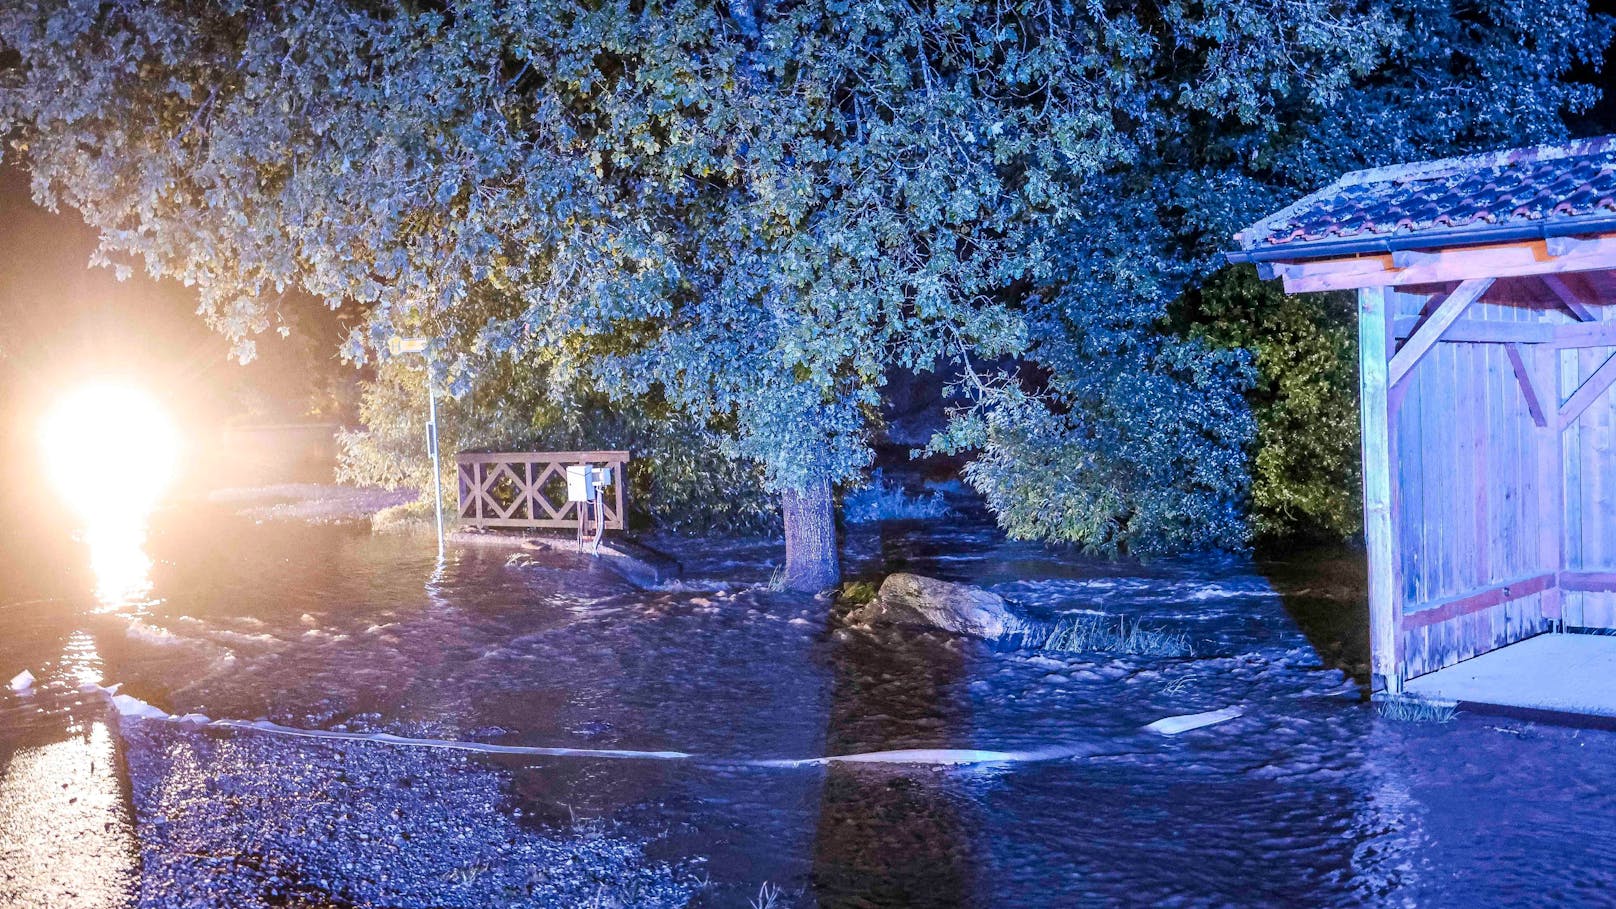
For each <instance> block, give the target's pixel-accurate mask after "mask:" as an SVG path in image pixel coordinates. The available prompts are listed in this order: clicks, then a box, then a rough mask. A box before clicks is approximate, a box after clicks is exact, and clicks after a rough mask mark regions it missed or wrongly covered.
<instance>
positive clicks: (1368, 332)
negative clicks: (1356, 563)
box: [1358, 287, 1480, 695]
mask: <svg viewBox="0 0 1616 909" xmlns="http://www.w3.org/2000/svg"><path fill="white" fill-rule="evenodd" d="M1479 295H1480V294H1479V293H1478V294H1477V296H1479ZM1387 296H1388V293H1387V290H1386V288H1384V287H1365V288H1361V289H1360V290H1359V291H1358V390H1359V413H1360V417H1361V420H1362V425H1363V484H1364V490H1363V492H1364V542H1365V544H1366V547H1367V549H1368V555H1369V653H1370V667H1371V671H1372V673H1373V675H1374V679H1373V682H1372V685H1371V687H1374V688H1379V689H1383V690H1385V692H1386V693H1387V694H1391V695H1397V694H1401V693H1402V691H1403V667H1402V665H1401V664H1400V661H1399V660H1398V659H1397V649H1398V648H1397V644H1398V637H1399V636H1400V632H1401V625H1402V616H1401V615H1400V612H1401V608H1400V604H1399V602H1398V585H1397V543H1396V539H1397V537H1396V532H1397V528H1396V526H1395V523H1394V521H1393V513H1392V476H1393V474H1394V470H1393V465H1392V462H1391V452H1392V447H1391V442H1392V439H1391V435H1392V425H1391V412H1390V392H1391V383H1390V381H1389V372H1390V367H1389V361H1390V344H1391V339H1390V338H1389V337H1388V335H1389V334H1390V332H1389V331H1388V330H1387V329H1388V323H1389V319H1388V313H1387ZM1472 299H1474V298H1472ZM1444 305H1446V304H1444ZM1450 321H1451V320H1450ZM1416 334H1418V333H1416ZM1438 334H1440V332H1438ZM1434 340H1435V338H1434V337H1433V338H1432V341H1434ZM1427 346H1429V345H1427Z"/></svg>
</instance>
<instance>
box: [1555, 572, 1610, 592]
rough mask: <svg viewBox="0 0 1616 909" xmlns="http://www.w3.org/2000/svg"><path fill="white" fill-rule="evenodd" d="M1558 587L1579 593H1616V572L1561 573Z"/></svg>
mask: <svg viewBox="0 0 1616 909" xmlns="http://www.w3.org/2000/svg"><path fill="white" fill-rule="evenodd" d="M1560 587H1561V588H1562V589H1564V590H1575V591H1577V592H1579V593H1610V592H1611V591H1616V571H1562V572H1561V573H1560Z"/></svg>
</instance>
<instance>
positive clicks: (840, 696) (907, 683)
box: [812, 633, 977, 907]
mask: <svg viewBox="0 0 1616 909" xmlns="http://www.w3.org/2000/svg"><path fill="white" fill-rule="evenodd" d="M834 637H835V639H836V642H837V646H836V648H835V650H834V651H833V653H832V657H831V665H832V666H833V667H834V668H833V670H832V671H833V674H834V679H835V680H834V683H833V685H832V693H831V698H830V715H829V725H828V731H827V734H826V742H825V745H826V752H825V753H826V754H852V753H857V752H859V751H861V750H864V749H867V748H868V747H869V743H871V742H886V741H900V740H902V739H903V738H904V737H905V736H906V735H907V736H913V735H914V734H915V731H916V730H924V733H923V734H924V735H925V736H926V737H927V738H930V739H932V743H933V744H935V745H936V746H938V747H949V746H950V745H951V744H953V743H960V742H969V741H970V740H971V731H972V730H971V728H970V722H969V713H968V711H969V706H968V705H969V703H970V701H969V698H968V697H967V696H965V692H964V690H963V689H964V686H965V685H966V683H967V682H968V681H969V676H968V670H967V667H966V660H967V655H966V650H965V648H963V647H961V646H959V642H958V641H957V640H951V639H949V638H946V637H944V636H941V635H915V636H907V637H901V638H900V637H898V636H897V635H891V634H865V633H840V634H837V635H835V636H834ZM951 645H952V646H951ZM917 744H918V743H917ZM953 785H954V780H953V778H952V777H951V775H950V774H949V773H948V772H947V771H944V770H941V769H937V770H924V771H921V772H918V773H917V772H916V771H915V770H914V768H897V769H892V768H881V767H878V766H868V765H867V766H858V765H834V764H833V765H831V767H830V768H828V770H827V773H826V778H825V782H824V788H823V795H822V797H821V799H820V804H819V817H818V822H817V825H816V833H815V841H814V869H813V877H812V882H813V889H814V893H815V896H816V897H817V898H818V901H819V905H820V906H823V907H869V906H914V907H931V906H937V907H945V906H964V905H973V904H975V903H976V900H975V899H973V898H972V892H971V891H972V887H971V885H972V875H971V871H970V869H971V868H972V867H973V865H974V862H973V858H972V855H971V835H970V831H971V830H972V829H973V828H974V827H975V826H977V825H975V824H972V823H970V822H969V821H968V820H967V818H966V817H964V816H963V815H962V812H963V811H965V810H967V809H964V808H963V807H962V806H961V805H960V804H959V803H958V802H956V800H955V797H954V796H953V794H952V793H951V792H950V790H951V788H953Z"/></svg>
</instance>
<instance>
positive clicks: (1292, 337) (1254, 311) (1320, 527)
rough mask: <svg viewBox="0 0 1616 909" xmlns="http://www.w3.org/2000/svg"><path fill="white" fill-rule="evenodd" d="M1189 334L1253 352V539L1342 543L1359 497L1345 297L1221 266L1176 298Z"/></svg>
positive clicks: (1353, 361)
mask: <svg viewBox="0 0 1616 909" xmlns="http://www.w3.org/2000/svg"><path fill="white" fill-rule="evenodd" d="M1178 317H1179V319H1180V321H1181V325H1182V326H1183V328H1184V329H1185V330H1186V331H1187V332H1188V333H1189V334H1191V335H1192V336H1195V337H1199V338H1203V339H1205V340H1206V341H1207V342H1208V343H1210V344H1213V345H1216V346H1219V347H1238V348H1243V349H1246V350H1249V351H1251V352H1252V354H1253V357H1254V362H1255V365H1256V370H1257V380H1256V382H1255V384H1254V385H1253V386H1252V387H1251V388H1250V389H1249V390H1248V391H1247V394H1246V397H1247V400H1248V401H1249V402H1250V404H1251V409H1252V413H1253V415H1254V416H1255V417H1256V421H1257V432H1256V437H1255V439H1254V440H1253V442H1252V445H1251V511H1252V515H1251V521H1252V527H1253V530H1254V532H1255V534H1256V535H1257V536H1258V537H1259V538H1266V539H1270V540H1272V539H1280V538H1289V537H1303V538H1323V539H1335V540H1339V539H1344V538H1347V537H1351V536H1354V535H1356V534H1357V533H1358V532H1359V531H1360V530H1361V529H1362V525H1363V516H1362V510H1361V504H1360V500H1359V492H1358V490H1359V477H1358V474H1359V464H1358V398H1357V393H1356V388H1357V384H1358V367H1357V356H1358V346H1357V338H1356V335H1355V333H1354V317H1355V309H1354V307H1353V304H1352V300H1351V298H1350V297H1349V296H1348V295H1346V294H1327V295H1316V294H1315V295H1309V296H1307V297H1299V296H1290V295H1288V294H1286V293H1285V292H1284V291H1283V290H1282V289H1281V288H1280V287H1279V286H1278V285H1277V284H1276V283H1273V282H1267V281H1261V280H1259V279H1258V278H1257V273H1256V271H1255V270H1254V269H1252V268H1250V267H1243V268H1226V269H1224V270H1222V271H1220V272H1219V273H1218V274H1216V275H1215V276H1213V277H1212V278H1211V279H1210V280H1208V281H1207V282H1206V283H1205V284H1204V285H1202V286H1201V288H1200V289H1199V290H1198V291H1196V292H1194V293H1191V294H1189V295H1187V296H1186V298H1185V299H1184V300H1183V301H1182V304H1181V306H1180V309H1179V312H1178Z"/></svg>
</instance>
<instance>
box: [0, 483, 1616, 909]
mask: <svg viewBox="0 0 1616 909" xmlns="http://www.w3.org/2000/svg"><path fill="white" fill-rule="evenodd" d="M664 546H666V547H667V548H669V549H673V550H677V551H676V552H675V554H676V555H677V556H678V557H679V558H680V559H681V560H682V561H683V562H684V563H685V565H686V577H685V579H684V581H682V582H680V583H679V584H677V585H674V587H672V588H671V589H667V590H659V591H649V592H648V591H642V590H638V589H636V588H634V587H632V586H630V585H628V584H627V583H626V582H624V581H623V580H622V579H621V578H619V577H618V576H616V575H615V574H612V573H610V572H608V571H606V570H604V569H601V568H599V567H597V566H595V565H592V564H591V563H589V562H588V561H587V560H585V559H582V558H580V557H575V556H572V555H568V554H564V553H559V554H545V555H537V556H533V557H530V558H526V559H523V560H519V562H520V563H519V564H514V565H513V564H509V556H510V552H509V551H507V550H503V549H498V548H489V547H462V548H457V549H452V550H451V552H450V554H449V557H448V559H447V561H446V562H445V563H444V564H442V565H441V566H440V565H438V564H436V561H435V555H434V552H433V547H432V545H431V543H430V541H427V540H423V539H421V538H415V537H407V536H405V537H398V536H372V535H371V534H369V532H368V530H367V529H365V527H364V526H363V525H360V524H353V523H346V524H344V523H335V524H323V525H311V524H306V523H303V522H300V521H293V520H279V521H276V520H270V521H265V522H264V523H255V522H253V521H251V520H247V519H245V518H242V517H240V516H238V515H236V514H233V513H231V512H230V511H228V510H226V509H215V510H213V511H209V512H206V513H205V514H202V515H200V516H198V515H197V514H196V513H194V512H193V513H190V514H189V516H188V517H186V518H185V519H184V520H183V521H182V520H181V519H180V517H179V515H178V514H177V513H175V512H172V511H171V512H162V513H160V514H159V515H158V517H157V521H156V524H155V526H154V527H153V528H152V530H151V533H150V534H149V537H148V538H147V539H145V540H144V541H141V542H140V543H139V544H138V545H137V546H136V550H137V551H136V552H130V551H124V552H123V553H122V554H121V555H119V554H117V553H110V552H107V551H103V552H101V553H99V554H98V555H97V556H96V559H95V560H94V564H96V565H98V566H102V567H101V568H100V569H99V571H91V570H90V567H89V566H90V565H91V564H92V559H91V553H89V552H88V551H87V550H86V549H85V546H84V544H83V543H82V542H80V543H78V544H74V545H71V546H69V545H63V544H60V543H58V542H52V541H50V540H46V541H44V542H39V543H38V544H37V546H35V548H34V549H32V550H28V552H27V554H25V553H24V551H23V550H21V549H14V550H13V551H11V552H8V553H7V558H6V563H5V565H4V567H3V569H0V571H3V573H4V576H5V579H6V581H7V586H6V588H5V589H6V593H5V594H4V595H0V625H3V629H4V634H3V636H0V676H4V677H6V678H9V677H10V676H11V675H13V674H14V673H16V672H18V671H21V670H22V669H30V670H32V672H33V673H34V674H35V675H37V676H38V677H39V679H40V681H39V683H38V685H37V686H36V688H35V689H34V690H33V691H31V692H30V693H27V694H20V695H19V694H13V693H12V692H10V691H0V906H13V905H16V906H34V905H41V906H45V905H61V906H116V905H140V906H154V907H155V906H185V905H197V906H232V907H235V906H287V905H292V906H423V907H426V906H467V907H473V906H475V907H481V906H530V905H531V906H569V907H570V906H588V905H595V906H683V905H692V906H735V907H744V906H747V905H749V903H752V902H758V903H760V904H763V903H766V902H767V898H768V895H769V894H773V893H777V895H775V897H774V902H773V903H772V905H774V906H775V907H776V909H779V907H785V906H793V907H810V906H826V907H830V906H836V907H876V906H1017V907H1021V906H1051V907H1054V906H1076V905H1185V906H1203V905H1205V906H1224V905H1330V906H1351V905H1364V906H1382V905H1390V906H1403V905H1410V906H1448V905H1469V906H1491V905H1517V904H1520V903H1521V902H1533V903H1543V902H1548V903H1553V904H1557V905H1577V904H1582V905H1601V904H1608V902H1609V901H1610V899H1611V897H1610V893H1611V892H1612V891H1611V890H1610V888H1611V887H1612V885H1613V884H1616V872H1613V871H1611V870H1610V866H1609V863H1608V861H1607V860H1606V858H1607V857H1608V856H1609V855H1610V854H1611V851H1612V849H1613V848H1616V785H1613V784H1616V734H1612V733H1608V732H1600V731H1590V730H1577V729H1570V728H1564V727H1555V726H1544V725H1534V724H1528V723H1523V722H1519V721H1511V720H1502V719H1498V718H1494V717H1483V716H1468V715H1461V716H1460V718H1459V719H1458V720H1457V721H1456V722H1454V723H1452V724H1448V725H1413V724H1407V723H1397V722H1392V721H1388V720H1384V719H1381V718H1379V717H1377V716H1376V715H1375V713H1374V711H1373V710H1372V709H1371V707H1370V706H1369V705H1368V704H1366V703H1365V702H1364V701H1363V698H1362V695H1361V691H1360V687H1359V685H1358V683H1357V682H1355V681H1354V680H1353V678H1352V677H1351V675H1352V674H1353V673H1358V672H1361V663H1362V660H1363V653H1362V642H1361V640H1360V639H1357V638H1355V637H1354V635H1357V634H1361V629H1360V628H1359V627H1358V626H1359V625H1360V624H1361V619H1362V613H1361V609H1362V606H1361V602H1360V599H1361V590H1360V589H1359V588H1358V587H1357V586H1355V585H1356V584H1358V583H1359V582H1358V580H1357V578H1358V576H1359V575H1358V573H1357V572H1358V571H1359V569H1358V568H1356V567H1355V566H1354V565H1353V563H1352V561H1351V558H1350V557H1346V558H1345V559H1343V558H1342V557H1341V556H1340V555H1339V554H1337V555H1336V556H1334V557H1332V558H1329V559H1323V558H1319V557H1316V556H1311V555H1310V556H1305V557H1299V558H1298V559H1295V560H1293V561H1292V562H1291V563H1289V564H1276V565H1254V564H1252V563H1250V562H1246V561H1241V560H1204V559H1203V560H1191V561H1182V562H1164V563H1156V564H1152V565H1149V566H1140V565H1130V564H1109V563H1104V562H1098V561H1092V560H1085V559H1082V558H1078V557H1075V556H1073V555H1072V554H1070V553H1069V552H1064V551H1057V550H1046V549H1043V548H1041V547H1036V546H1026V545H1020V544H1011V543H1007V542H1005V541H1004V540H1003V539H1002V538H1001V537H1000V536H999V535H998V534H997V533H996V532H995V531H993V530H992V528H991V527H990V526H988V525H987V524H986V522H985V521H982V520H980V519H977V518H970V517H965V518H958V517H956V518H952V519H948V520H945V521H941V522H934V523H932V524H888V525H886V526H866V527H860V528H855V529H854V530H852V531H851V532H850V534H849V536H848V539H847V542H846V555H847V557H848V560H849V564H850V573H851V574H852V575H854V576H860V577H868V578H872V579H878V578H879V577H880V576H882V575H883V574H884V573H886V572H889V571H894V570H900V569H901V570H909V571H916V572H920V573H924V574H929V575H933V576H936V577H941V578H947V579H953V580H962V581H969V582H972V583H976V584H980V585H982V586H985V587H988V588H989V589H992V590H994V591H995V592H998V593H1000V594H1002V595H1003V596H1004V597H1006V598H1007V599H1008V600H1010V601H1011V602H1012V603H1013V604H1014V608H1015V609H1016V610H1017V611H1018V612H1019V613H1021V614H1022V615H1023V616H1024V617H1026V618H1028V619H1031V620H1039V621H1044V620H1054V619H1058V618H1060V617H1062V616H1074V615H1082V614H1090V613H1104V614H1106V615H1108V616H1128V617H1130V618H1133V619H1137V620H1139V621H1140V622H1142V623H1144V625H1145V626H1147V627H1152V628H1160V629H1166V630H1173V631H1180V632H1183V633H1184V634H1186V635H1187V636H1188V638H1189V639H1190V641H1191V643H1192V646H1193V648H1194V655H1193V656H1188V657H1147V656H1138V655H1121V654H1105V653H1049V652H1041V651H1037V650H1033V649H1027V648H1023V647H1016V646H1012V645H1010V644H1005V643H989V642H982V641H976V640H970V639H963V638H956V637H951V636H949V635H945V634H942V633H927V632H919V631H915V630H897V629H876V630H871V629H861V628H852V627H845V626H844V625H843V623H841V622H840V621H839V620H838V614H837V613H838V608H837V607H836V606H835V605H834V604H832V603H830V602H829V601H827V600H823V599H818V600H816V599H812V598H803V597H795V596H790V595H785V594H778V593H771V592H769V591H768V590H767V587H766V583H765V582H766V581H767V580H768V578H769V576H770V574H771V572H772V570H773V563H774V562H776V561H777V560H778V559H779V558H780V551H779V549H778V546H777V545H775V544H770V543H718V542H712V541H702V540H685V541H664ZM116 572H122V574H121V575H120V576H118V577H114V578H113V579H112V582H109V580H108V578H109V577H110V576H112V575H113V574H115V573H116ZM1299 620H1300V621H1299ZM1304 629H1305V632H1304ZM1342 669H1345V670H1346V672H1343V671H1342ZM113 685H119V686H121V687H120V688H118V691H120V692H121V693H123V694H126V695H129V696H132V697H133V698H136V699H139V700H140V701H143V702H145V703H147V704H149V705H150V706H151V708H152V711H153V713H154V714H155V713H161V714H164V715H166V716H168V717H174V718H177V717H182V716H185V715H193V716H192V717H191V718H190V720H189V721H187V722H182V721H179V720H177V719H172V718H161V717H159V718H151V719H134V718H132V717H125V718H123V719H121V720H120V719H118V718H117V717H116V714H115V711H113V710H112V709H111V707H110V700H109V698H108V697H107V695H106V694H104V693H102V692H101V691H99V690H98V689H96V688H94V687H86V686H113ZM1223 708H1240V709H1241V711H1242V715H1241V716H1239V717H1238V718H1237V719H1233V720H1230V721H1228V722H1224V723H1220V724H1217V725H1212V726H1208V727H1206V728H1203V729H1198V730H1194V731H1191V732H1186V733H1184V734H1182V735H1177V736H1163V735H1159V734H1157V733H1155V732H1151V731H1147V730H1146V729H1145V728H1144V727H1145V726H1146V725H1148V724H1150V723H1152V722H1155V721H1157V720H1159V719H1161V718H1163V717H1169V716H1176V715H1182V714H1192V713H1199V712H1203V711H1212V710H1219V709H1223ZM204 721H207V722H210V723H212V722H214V721H224V722H228V723H232V724H236V725H234V726H231V727H228V728H226V727H221V726H220V725H217V724H214V725H203V722H204ZM254 722H259V723H260V726H259V727H258V728H244V727H249V724H252V723H254ZM292 732H310V733H318V734H325V733H334V734H336V736H338V737H316V738H310V737H303V736H297V735H292V734H289V733H292ZM403 739H408V740H409V741H403ZM451 745H453V746H473V747H476V746H494V747H495V748H496V749H504V750H520V749H526V748H533V749H566V750H567V751H568V752H575V753H567V754H564V755H557V754H549V755H537V754H522V753H516V754H486V753H479V752H477V751H467V750H454V749H451V748H449V747H446V746H451ZM606 751H610V752H619V754H615V755H605V754H589V752H606ZM894 751H903V752H918V754H911V755H908V756H906V757H903V756H900V758H898V759H892V760H885V759H879V760H873V761H868V762H866V761H860V762H830V763H826V762H823V761H819V760H817V759H820V758H826V757H837V756H849V755H871V754H880V753H884V752H894ZM622 752H646V753H656V754H655V755H651V754H647V755H646V756H644V757H635V756H632V755H630V756H624V755H623V754H621V753H622ZM964 752H1003V753H1006V754H1007V755H1009V756H1006V757H1001V758H994V757H993V756H991V755H989V756H977V757H975V758H972V757H968V756H967V757H963V758H962V757H960V755H961V754H962V753H964ZM672 753H677V754H672ZM962 761H963V763H962ZM798 762H801V763H798ZM776 888H778V890H777V891H776ZM760 891H762V893H761V894H760Z"/></svg>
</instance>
